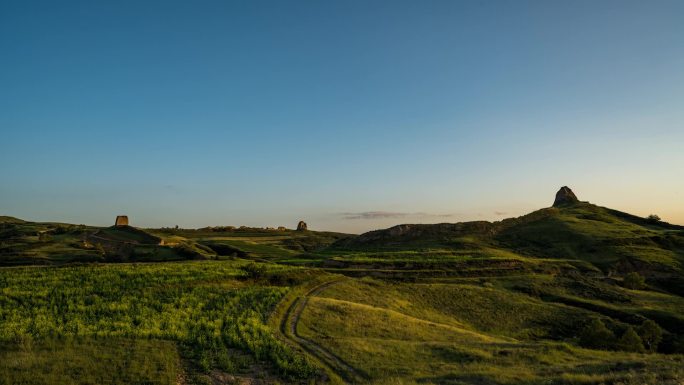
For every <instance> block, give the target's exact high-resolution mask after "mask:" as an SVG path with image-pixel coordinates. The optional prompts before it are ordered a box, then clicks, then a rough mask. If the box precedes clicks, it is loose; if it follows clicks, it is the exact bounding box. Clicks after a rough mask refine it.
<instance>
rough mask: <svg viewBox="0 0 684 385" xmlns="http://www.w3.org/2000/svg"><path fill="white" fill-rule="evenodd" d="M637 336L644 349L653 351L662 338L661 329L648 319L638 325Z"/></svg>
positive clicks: (656, 348)
mask: <svg viewBox="0 0 684 385" xmlns="http://www.w3.org/2000/svg"><path fill="white" fill-rule="evenodd" d="M639 336H640V337H641V341H642V342H643V344H644V347H645V348H646V350H648V351H649V352H655V351H656V350H658V344H659V343H660V341H661V340H662V339H663V329H661V328H660V326H658V324H657V323H655V322H653V321H651V320H650V319H649V320H646V321H644V323H643V324H641V326H639Z"/></svg>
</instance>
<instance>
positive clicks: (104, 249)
mask: <svg viewBox="0 0 684 385" xmlns="http://www.w3.org/2000/svg"><path fill="white" fill-rule="evenodd" d="M347 236H348V235H347V234H340V233H331V232H317V231H309V230H306V231H295V230H288V229H285V228H281V229H263V228H249V227H239V228H235V227H230V226H225V227H211V228H203V229H173V228H164V229H139V228H136V227H133V226H128V225H124V226H111V227H94V226H85V225H72V224H66V223H48V222H29V221H24V220H21V219H18V218H14V217H8V216H0V266H12V265H43V264H64V263H74V262H78V263H84V262H161V261H174V260H186V259H219V258H224V257H226V258H233V257H241V258H252V259H273V258H281V259H282V258H286V259H287V258H295V257H297V256H298V255H300V254H302V253H308V252H313V251H316V250H320V249H323V248H325V247H327V246H329V245H330V244H331V243H333V242H335V241H336V240H339V239H341V238H344V237H347Z"/></svg>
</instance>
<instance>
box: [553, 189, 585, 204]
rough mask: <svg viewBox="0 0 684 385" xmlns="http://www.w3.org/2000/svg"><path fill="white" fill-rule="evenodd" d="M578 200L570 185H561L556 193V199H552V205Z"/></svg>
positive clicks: (571, 202)
mask: <svg viewBox="0 0 684 385" xmlns="http://www.w3.org/2000/svg"><path fill="white" fill-rule="evenodd" d="M577 202H579V199H577V197H576V196H575V193H573V192H572V190H570V187H568V186H563V187H561V188H560V190H558V192H557V193H556V200H554V201H553V207H558V206H561V205H566V204H573V203H577Z"/></svg>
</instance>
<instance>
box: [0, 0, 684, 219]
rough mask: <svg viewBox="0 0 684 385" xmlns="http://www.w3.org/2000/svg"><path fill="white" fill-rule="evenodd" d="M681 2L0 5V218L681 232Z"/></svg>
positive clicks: (683, 70) (683, 25) (683, 30)
mask: <svg viewBox="0 0 684 385" xmlns="http://www.w3.org/2000/svg"><path fill="white" fill-rule="evenodd" d="M683 18H684V1H679V0H675V1H626V0H619V1H603V0H589V1H555V0H551V1H549V0H540V1H508V0H505V1H452V0H448V1H417V0H415V1H397V0H391V1H368V0H359V1H349V0H339V1H318V0H315V1H314V0H311V1H303V0H292V1H280V0H278V1H269V2H267V1H258V0H257V1H168V0H165V1H159V2H154V1H110V2H104V1H82V2H73V1H44V2H37V1H31V0H22V1H2V2H0V213H1V214H5V215H13V216H18V217H21V218H24V219H29V220H46V221H47V220H51V221H64V222H75V223H87V224H93V225H108V224H113V221H114V217H115V216H116V215H117V214H127V215H129V217H130V218H131V221H132V224H134V225H137V226H173V225H180V226H185V227H200V226H206V225H221V224H224V225H229V224H232V225H242V224H244V225H253V226H278V225H285V226H288V227H294V226H295V225H296V223H297V221H298V220H300V219H304V220H306V221H307V222H308V223H309V226H310V228H313V229H322V230H339V231H348V232H361V231H365V230H369V229H375V228H381V227H386V226H389V225H393V224H398V223H410V222H456V221H462V220H477V219H488V220H496V219H501V218H503V217H508V216H517V215H521V214H524V213H527V212H529V211H532V210H535V209H537V208H541V207H545V206H549V205H551V203H552V202H553V197H554V194H555V192H556V190H558V188H559V187H561V186H563V185H568V186H570V187H571V188H573V190H574V191H575V192H576V194H577V195H578V197H579V198H580V199H581V200H588V201H591V202H593V203H597V204H600V205H603V206H608V207H612V208H616V209H619V210H623V211H628V212H631V213H634V214H637V215H647V214H650V213H656V214H658V215H660V216H661V217H662V218H663V219H665V220H667V221H670V222H674V223H680V224H684V22H682V20H683Z"/></svg>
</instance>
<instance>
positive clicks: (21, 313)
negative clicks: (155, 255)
mask: <svg viewBox="0 0 684 385" xmlns="http://www.w3.org/2000/svg"><path fill="white" fill-rule="evenodd" d="M245 266H247V263H246V262H239V261H237V262H233V261H216V262H212V261H204V262H187V263H165V264H116V265H90V266H78V267H62V268H38V267H30V268H10V269H2V270H0V292H1V293H2V296H0V341H3V346H4V347H5V348H4V349H5V352H4V353H3V354H10V353H9V352H11V351H13V350H16V349H19V348H20V345H21V342H22V341H37V342H36V343H37V345H36V347H37V349H39V350H38V351H41V352H42V351H43V350H41V348H40V346H42V345H41V344H42V341H51V340H54V341H62V340H70V339H74V338H88V339H89V341H90V342H88V344H87V346H90V347H91V349H92V348H93V346H94V344H95V345H97V344H100V345H103V346H111V343H110V341H112V340H115V341H116V340H120V339H128V340H134V341H138V340H141V339H142V340H159V341H171V342H174V343H175V345H173V344H166V345H164V344H160V346H162V347H163V346H166V347H169V348H171V349H172V351H173V352H174V354H175V351H176V347H175V346H176V345H177V346H178V349H180V352H181V354H182V356H183V357H184V358H186V359H187V360H188V361H189V362H191V363H192V365H193V367H194V368H196V371H197V372H199V373H210V372H211V371H212V370H214V369H221V370H229V371H235V370H236V368H240V367H249V366H250V365H252V364H255V363H262V364H264V365H266V366H265V367H266V368H267V370H268V371H269V373H267V374H268V375H270V374H272V375H277V376H281V377H283V378H291V379H295V378H308V377H311V376H312V375H313V374H314V369H313V368H312V367H311V366H310V365H309V364H308V362H307V361H306V359H305V358H304V357H303V356H301V355H298V354H295V352H293V351H292V350H291V349H290V348H289V347H288V346H286V345H285V344H283V343H282V342H280V341H279V340H278V339H276V338H275V335H274V333H273V331H272V330H271V329H270V328H269V327H268V326H267V325H266V320H267V317H268V314H269V313H270V312H271V310H272V309H273V308H274V306H275V305H276V303H277V302H278V301H279V300H280V299H281V298H282V297H283V296H284V295H285V294H286V293H287V291H288V290H289V288H288V287H287V286H283V285H282V283H281V282H279V279H280V277H285V276H287V277H288V279H289V280H292V279H293V277H296V276H297V275H298V274H300V273H299V272H297V271H293V269H292V268H287V267H279V266H277V265H268V266H265V265H264V269H263V272H262V274H263V275H264V276H268V278H269V279H270V280H271V281H263V282H259V283H255V282H254V281H253V280H250V279H249V278H247V276H246V275H247V273H246V272H245V270H243V269H244V268H245ZM303 274H304V275H306V273H303ZM294 279H296V278H294ZM272 282H277V283H275V284H274V283H272ZM17 341H18V342H17ZM57 343H58V342H57ZM65 348H67V349H70V351H72V352H77V351H78V350H77V349H75V348H74V347H73V346H71V347H70V346H66V347H65ZM233 348H237V349H240V350H242V351H245V352H248V353H249V357H250V358H251V360H250V361H247V362H245V360H244V357H243V356H238V357H237V358H238V360H237V361H236V360H234V359H233V358H234V355H233V354H231V349H233ZM84 351H87V349H85V350H84ZM41 354H42V353H41ZM46 354H49V351H48V353H46ZM111 354H112V355H116V354H117V353H116V351H113V352H111ZM76 359H78V358H76ZM82 359H83V360H86V361H87V357H82ZM91 367H92V368H95V369H94V370H96V369H97V367H96V366H91ZM3 370H7V371H14V372H16V370H15V369H12V368H8V367H4V369H3ZM6 373H7V372H6ZM6 373H0V377H4V376H5V375H6ZM25 374H26V375H30V373H28V372H27V373H25ZM7 375H9V374H7ZM15 375H17V374H15Z"/></svg>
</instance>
